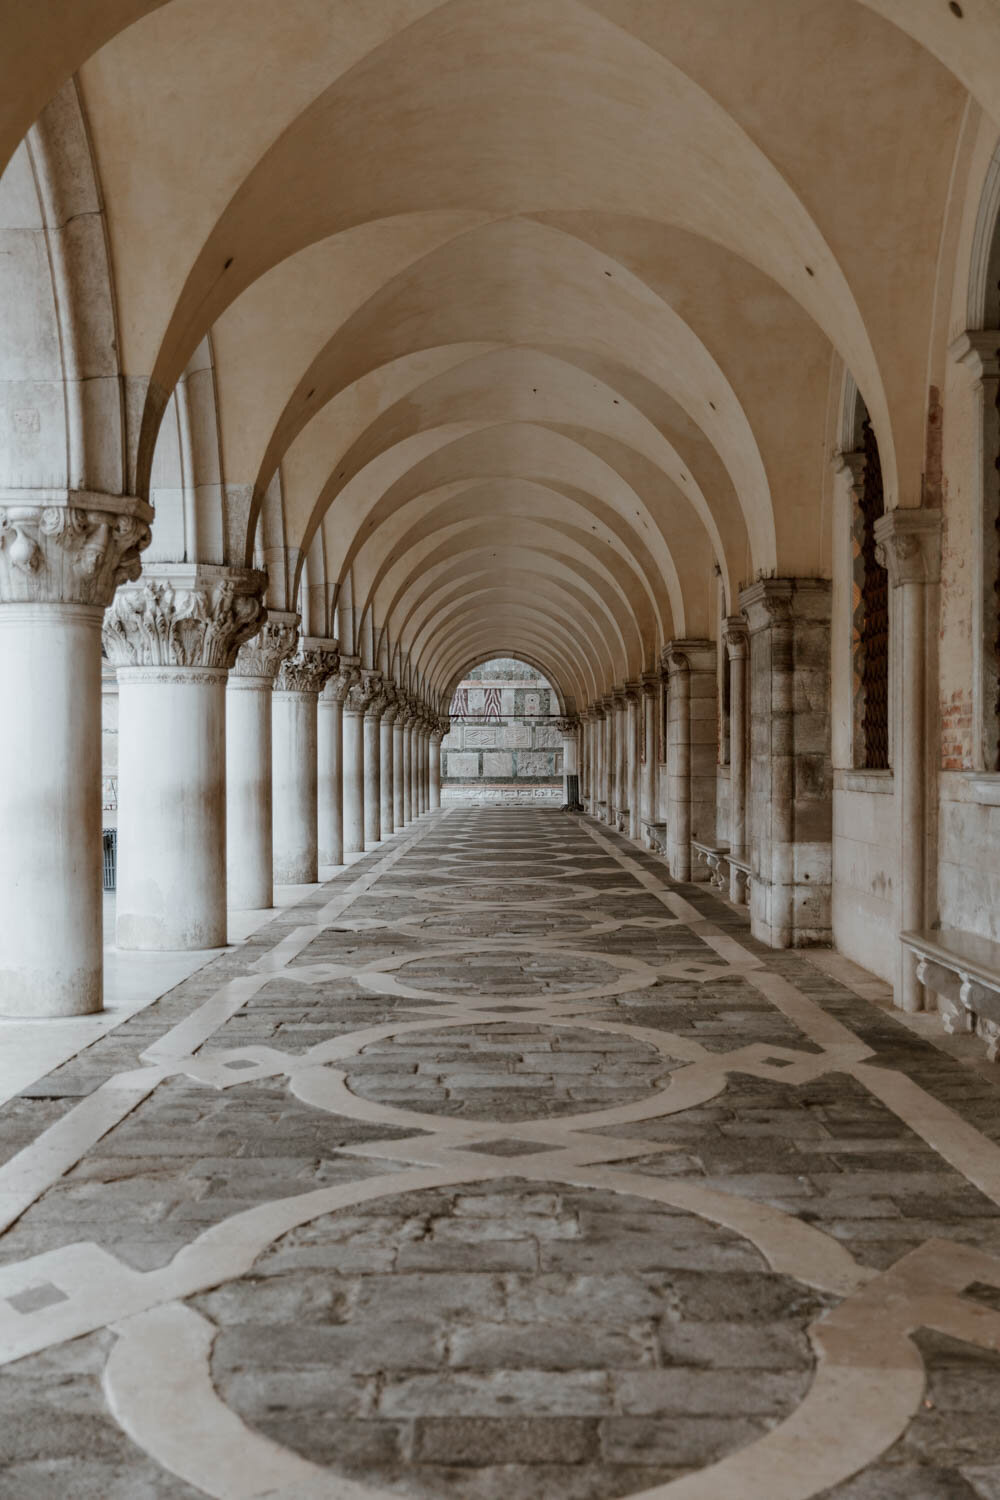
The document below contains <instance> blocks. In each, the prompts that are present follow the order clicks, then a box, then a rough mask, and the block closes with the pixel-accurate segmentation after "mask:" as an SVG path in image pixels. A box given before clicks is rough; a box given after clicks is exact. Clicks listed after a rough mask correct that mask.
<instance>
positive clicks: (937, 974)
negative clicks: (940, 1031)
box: [900, 932, 1000, 1062]
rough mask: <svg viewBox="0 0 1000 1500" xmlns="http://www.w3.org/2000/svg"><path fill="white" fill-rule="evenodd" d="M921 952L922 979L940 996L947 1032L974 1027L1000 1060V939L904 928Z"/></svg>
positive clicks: (992, 1059) (902, 936) (906, 936)
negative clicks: (914, 930)
mask: <svg viewBox="0 0 1000 1500" xmlns="http://www.w3.org/2000/svg"><path fill="white" fill-rule="evenodd" d="M900 942H902V943H904V944H905V945H906V947H907V948H909V949H911V950H912V952H914V953H915V954H916V955H917V978H918V979H919V980H920V982H921V984H925V985H926V986H927V988H928V989H930V990H933V991H934V993H935V994H936V995H937V996H938V997H939V1001H940V1002H941V1003H940V1004H939V1007H938V1008H939V1010H940V1013H941V1022H942V1025H943V1026H944V1029H945V1031H948V1032H951V1033H952V1034H955V1033H956V1032H962V1031H972V1032H975V1033H976V1034H977V1035H978V1036H981V1037H982V1039H983V1041H984V1042H985V1043H986V1054H987V1056H988V1057H989V1060H990V1062H997V1061H998V1060H1000V943H993V942H991V941H990V939H989V938H984V937H977V936H976V935H975V934H973V933H971V932H904V933H901V934H900Z"/></svg>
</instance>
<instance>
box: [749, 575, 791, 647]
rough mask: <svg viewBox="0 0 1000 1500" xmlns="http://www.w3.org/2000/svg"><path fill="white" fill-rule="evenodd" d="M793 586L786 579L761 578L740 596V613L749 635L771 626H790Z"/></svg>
mask: <svg viewBox="0 0 1000 1500" xmlns="http://www.w3.org/2000/svg"><path fill="white" fill-rule="evenodd" d="M794 592H795V590H794V586H793V584H792V582H791V580H790V579H788V578H762V579H760V580H759V581H758V582H757V583H752V584H751V585H750V587H749V588H745V589H744V590H743V592H742V593H741V594H740V612H741V614H743V615H744V616H745V617H746V621H747V627H748V629H749V631H750V634H751V635H756V634H757V632H758V631H759V630H767V629H769V628H770V627H771V626H772V625H791V623H792V595H793V594H794Z"/></svg>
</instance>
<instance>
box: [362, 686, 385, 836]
mask: <svg viewBox="0 0 1000 1500" xmlns="http://www.w3.org/2000/svg"><path fill="white" fill-rule="evenodd" d="M381 719H382V701H381V700H379V699H376V701H375V704H374V705H373V706H370V707H369V709H368V712H367V713H366V714H365V751H364V754H365V845H366V846H367V845H368V844H377V843H378V842H379V841H380V839H381V837H382V735H381V730H380V728H379V725H380V723H381Z"/></svg>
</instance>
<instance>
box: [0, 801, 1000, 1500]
mask: <svg viewBox="0 0 1000 1500" xmlns="http://www.w3.org/2000/svg"><path fill="white" fill-rule="evenodd" d="M998 1105H1000V1089H998V1087H997V1086H996V1084H994V1083H993V1082H992V1081H991V1080H989V1079H987V1078H984V1077H983V1076H981V1074H977V1073H975V1072H973V1071H971V1070H969V1069H968V1068H966V1067H965V1066H963V1064H962V1063H961V1062H959V1061H957V1060H956V1059H954V1058H953V1057H950V1056H948V1055H946V1054H945V1053H944V1052H942V1051H940V1050H939V1049H938V1048H936V1047H935V1046H933V1045H931V1044H930V1042H928V1041H927V1040H924V1039H922V1038H921V1037H919V1036H916V1035H914V1034H913V1033H912V1032H911V1031H909V1030H907V1029H905V1028H903V1027H902V1026H901V1025H899V1024H898V1023H897V1022H896V1020H895V1019H894V1018H893V1017H892V1016H890V1015H887V1014H885V1013H884V1012H883V1011H880V1010H879V1009H878V1008H877V1007H875V1006H874V1005H872V1004H871V1003H870V1002H869V1001H868V1000H866V999H863V998H861V996H860V994H859V993H858V992H856V991H854V990H852V989H851V988H849V987H848V986H847V985H845V984H843V983H841V982H839V980H837V979H836V978H834V977H831V975H830V974H829V973H828V972H825V971H824V970H823V969H822V968H820V967H817V966H816V965H814V964H813V963H811V962H810V961H809V959H808V957H807V956H805V955H802V954H774V953H771V952H768V951H767V950H765V949H763V948H762V947H760V945H758V944H757V943H755V942H754V941H753V940H752V939H751V938H750V937H749V934H748V931H747V929H746V926H745V924H744V922H743V921H742V919H741V917H740V916H739V915H738V914H737V913H735V912H734V911H733V910H732V909H731V908H729V907H728V906H727V905H725V904H724V903H722V902H721V901H719V900H717V899H716V898H715V897H714V896H713V895H712V894H711V893H710V892H708V891H707V890H706V889H705V888H704V887H699V886H683V887H681V886H676V885H673V884H671V883H670V882H668V881H667V880H666V879H665V877H664V869H663V865H662V863H661V862H660V861H659V860H657V859H654V858H652V857H651V856H647V855H646V854H644V853H641V852H639V851H637V850H636V848H635V846H633V845H631V844H629V843H628V842H627V841H625V840H624V839H621V838H619V837H618V836H617V835H615V834H612V833H609V832H608V831H607V830H606V829H604V828H602V827H600V826H599V825H596V824H593V823H591V822H590V821H588V820H586V819H582V818H575V817H568V816H566V815H563V814H561V813H558V812H549V811H540V810H522V809H502V808H489V807H488V808H481V809H462V808H454V809H449V810H447V811H445V812H443V813H441V814H439V815H436V816H434V817H431V818H427V819H424V820H423V821H422V822H421V823H420V824H419V825H417V826H416V827H415V828H414V829H413V830H411V831H410V832H408V833H407V834H404V835H401V836H398V837H397V838H395V839H393V840H391V841H388V842H387V843H386V844H384V845H383V846H382V847H381V848H380V849H379V850H378V851H376V852H374V853H372V854H370V855H368V856H367V857H366V859H365V860H363V861H361V862H359V863H357V864H355V865H354V866H353V867H352V868H351V869H350V870H348V871H345V872H344V874H342V875H341V876H339V877H338V879H336V880H334V881H333V882H331V883H330V884H328V885H326V886H324V887H322V888H317V889H316V890H315V891H314V893H313V894H311V895H310V896H308V897H307V898H306V899H305V900H304V901H303V902H302V903H300V904H299V905H297V906H295V907H294V908H292V909H289V910H287V911H283V912H281V913H280V914H279V915H277V916H276V917H275V919H274V921H273V922H271V923H270V924H269V925H268V926H266V927H265V928H263V929H262V930H260V931H259V932H257V933H256V934H255V935H254V936H253V937H251V938H250V939H249V940H248V941H247V942H246V943H244V944H243V945H241V946H240V947H238V948H236V949H234V950H232V951H230V952H227V953H226V954H224V955H223V956H222V957H220V958H219V959H217V960H216V961H214V962H213V963H212V964H210V965H209V966H208V967H206V968H204V969H203V970H201V971H200V972H199V973H197V974H196V975H194V976H192V977H191V978H189V979H187V980H186V981H185V982H184V983H182V984H180V985H179V986H178V987H177V988H175V989H174V990H172V991H171V992H170V993H169V994H168V995H166V996H165V997H164V998H163V999H161V1000H160V1001H159V1002H157V1003H156V1004H155V1005H154V1006H152V1007H150V1008H149V1009H147V1010H145V1011H143V1012H141V1013H140V1014H137V1015H135V1016H133V1017H132V1018H131V1019H129V1020H127V1021H126V1022H124V1024H122V1025H121V1026H119V1027H118V1028H117V1029H116V1030H115V1031H114V1032H112V1033H110V1034H108V1035H106V1036H104V1037H101V1038H100V1039H98V1040H97V1041H95V1042H94V1043H93V1044H92V1045H89V1046H87V1047H86V1048H85V1049H84V1050H82V1051H80V1053H79V1054H78V1055H77V1056H75V1057H74V1058H72V1059H71V1060H70V1061H68V1062H66V1063H64V1064H63V1065H62V1066H60V1067H59V1068H57V1069H56V1071H55V1072H53V1073H51V1074H50V1075H49V1076H48V1077H46V1078H44V1079H43V1080H41V1081H40V1082H38V1083H36V1084H35V1085H33V1086H32V1087H30V1088H28V1089H26V1090H24V1091H23V1092H22V1093H21V1094H20V1095H19V1096H18V1097H16V1098H14V1099H12V1100H11V1101H10V1102H9V1103H8V1104H6V1105H5V1106H4V1107H3V1108H2V1109H0V1150H2V1155H0V1160H2V1162H3V1165H2V1166H0V1225H2V1226H3V1227H4V1228H5V1232H4V1233H3V1236H2V1238H0V1348H2V1357H3V1362H4V1363H3V1368H2V1370H0V1500H50V1497H53V1500H54V1497H59V1500H65V1497H69V1500H91V1497H93V1500H97V1497H100V1500H161V1497H171V1500H174V1497H176V1500H181V1497H185V1500H186V1497H192V1496H199V1495H209V1496H215V1497H219V1500H245V1497H253V1496H261V1497H264V1496H272V1497H278V1496H280V1497H284V1500H320V1497H324V1500H379V1497H381V1500H387V1497H389V1496H397V1497H398V1496H402V1497H419V1500H614V1497H619V1496H626V1495H629V1496H633V1495H634V1496H642V1497H643V1500H654V1497H655V1500H807V1497H820V1496H822V1497H824V1500H831V1497H837V1500H904V1497H905V1500H1000V1422H998V1421H997V1410H998V1403H1000V1354H998V1352H997V1351H998V1350H1000V1145H998V1142H1000V1108H998Z"/></svg>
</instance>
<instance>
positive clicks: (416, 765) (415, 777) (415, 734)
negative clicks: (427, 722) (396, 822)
mask: <svg viewBox="0 0 1000 1500" xmlns="http://www.w3.org/2000/svg"><path fill="white" fill-rule="evenodd" d="M410 813H411V816H412V817H413V818H419V817H420V721H419V719H417V720H416V721H415V722H414V723H413V724H411V726H410Z"/></svg>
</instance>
